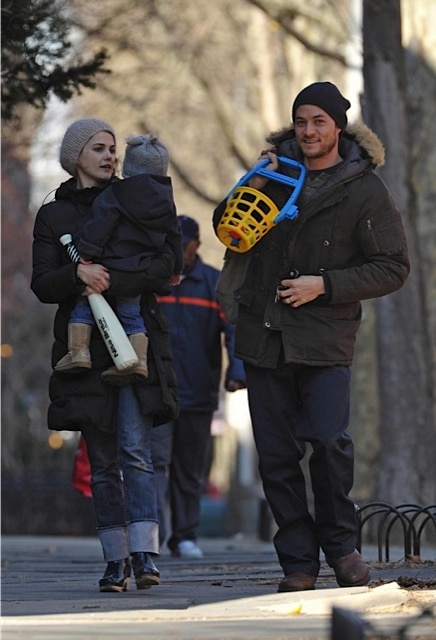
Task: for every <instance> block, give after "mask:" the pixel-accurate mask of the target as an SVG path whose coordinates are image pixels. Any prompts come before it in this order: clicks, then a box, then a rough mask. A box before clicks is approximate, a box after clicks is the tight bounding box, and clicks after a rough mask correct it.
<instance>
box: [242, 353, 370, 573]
mask: <svg viewBox="0 0 436 640" xmlns="http://www.w3.org/2000/svg"><path fill="white" fill-rule="evenodd" d="M245 370H246V376H247V387H248V399H249V405H250V413H251V420H252V424H253V432H254V439H255V442H256V448H257V452H258V455H259V472H260V476H261V479H262V483H263V488H264V491H265V496H266V498H267V500H268V503H269V505H270V507H271V511H272V513H273V516H274V519H275V521H276V523H277V525H278V531H277V533H276V535H275V536H274V546H275V549H276V552H277V556H278V559H279V562H280V564H281V566H282V568H283V572H284V574H285V575H288V574H289V573H293V572H295V571H304V572H305V573H309V574H311V575H314V576H316V575H318V572H319V566H320V565H319V549H320V547H321V549H322V550H323V551H324V553H325V555H326V556H328V557H331V558H337V557H340V556H344V555H347V554H348V553H351V552H352V551H353V550H354V548H355V545H356V535H357V520H356V510H355V505H354V503H353V501H352V500H351V499H350V498H349V496H348V494H349V492H350V490H351V488H352V484H353V465H354V451H353V443H352V441H351V439H350V437H349V436H348V434H347V433H346V429H347V427H348V422H349V395H350V393H349V392H350V378H351V373H350V369H349V367H343V366H332V367H311V366H306V365H296V364H292V363H288V364H285V363H284V362H281V363H280V364H279V366H278V367H277V368H276V369H274V370H273V369H265V368H260V367H255V366H253V365H249V364H245ZM306 443H310V445H311V447H312V453H311V455H310V459H309V470H310V479H311V485H312V491H313V497H314V514H311V513H310V511H309V508H308V502H307V495H306V482H305V477H304V473H303V470H302V467H301V460H302V458H303V456H304V454H305V450H306Z"/></svg>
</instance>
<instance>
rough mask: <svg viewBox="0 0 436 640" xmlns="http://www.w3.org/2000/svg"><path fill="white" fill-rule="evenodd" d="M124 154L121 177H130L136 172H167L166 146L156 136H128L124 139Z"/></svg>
mask: <svg viewBox="0 0 436 640" xmlns="http://www.w3.org/2000/svg"><path fill="white" fill-rule="evenodd" d="M126 142H127V147H126V155H125V156H124V162H123V177H124V178H131V177H132V176H136V175H137V174H138V173H154V174H155V175H159V176H165V175H166V174H167V173H168V164H169V155H168V151H167V148H166V146H165V145H164V144H163V143H162V142H161V141H160V140H159V139H158V137H157V136H152V135H150V134H147V135H145V136H130V137H129V138H127V140H126Z"/></svg>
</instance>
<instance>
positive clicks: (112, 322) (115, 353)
mask: <svg viewBox="0 0 436 640" xmlns="http://www.w3.org/2000/svg"><path fill="white" fill-rule="evenodd" d="M59 240H60V242H61V244H62V245H63V246H64V247H65V248H66V250H67V253H68V255H69V257H70V259H71V261H72V262H79V260H80V254H79V252H78V251H77V249H76V247H75V246H74V244H73V238H72V236H71V234H70V233H66V234H64V235H63V236H61V237H60V238H59ZM88 302H89V306H90V307H91V311H92V314H93V316H94V319H95V322H96V324H97V327H98V328H99V330H100V333H101V335H102V337H103V340H104V342H105V345H106V348H107V350H108V351H109V354H110V356H111V358H112V360H113V361H114V364H115V366H116V368H117V369H118V371H122V370H123V369H128V368H130V367H133V366H135V364H137V363H138V357H137V355H136V353H135V350H134V348H133V347H132V345H131V344H130V341H129V339H128V337H127V335H126V332H125V331H124V329H123V327H122V325H121V322H120V321H119V319H118V318H117V316H116V315H115V312H114V310H113V309H112V307H111V306H110V304H109V303H108V301H107V300H106V299H105V298H104V297H103V296H102V295H101V293H91V294H90V295H89V296H88Z"/></svg>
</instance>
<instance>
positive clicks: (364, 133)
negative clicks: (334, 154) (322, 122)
mask: <svg viewBox="0 0 436 640" xmlns="http://www.w3.org/2000/svg"><path fill="white" fill-rule="evenodd" d="M266 140H267V142H269V143H270V144H272V145H274V146H279V145H281V144H282V143H284V142H285V141H289V142H290V143H291V146H292V147H293V150H294V153H295V157H296V158H297V159H298V158H300V159H301V153H300V152H299V149H298V147H297V144H296V142H295V130H294V125H293V124H291V125H289V126H287V127H284V128H283V129H280V130H279V131H275V132H272V133H270V134H269V135H268V137H267V138H266ZM356 145H357V147H358V149H356ZM353 147H354V149H353ZM339 153H340V154H341V156H342V157H343V158H344V159H345V158H351V157H352V156H353V155H354V156H357V155H358V156H360V158H362V159H368V160H369V161H370V163H371V165H372V166H373V167H374V168H375V167H381V166H382V165H383V164H384V161H385V149H384V146H383V144H382V142H381V140H380V139H379V138H378V137H377V135H376V134H375V133H374V132H373V131H372V130H371V129H370V128H369V127H367V126H366V125H365V124H363V123H360V122H358V123H354V124H349V125H348V126H347V128H346V129H345V131H343V132H342V134H341V137H340V140H339Z"/></svg>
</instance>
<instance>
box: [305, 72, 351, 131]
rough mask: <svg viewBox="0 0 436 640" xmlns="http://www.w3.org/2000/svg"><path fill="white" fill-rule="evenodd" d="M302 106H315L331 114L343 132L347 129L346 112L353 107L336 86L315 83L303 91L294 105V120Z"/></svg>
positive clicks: (328, 83)
mask: <svg viewBox="0 0 436 640" xmlns="http://www.w3.org/2000/svg"><path fill="white" fill-rule="evenodd" d="M302 104H314V105H315V106H317V107H321V109H323V111H325V112H326V113H328V114H329V116H330V117H331V118H333V120H334V121H335V122H336V124H337V125H338V127H340V129H342V131H343V130H344V129H345V128H346V127H347V122H348V119H347V114H346V111H347V110H348V109H349V108H350V107H351V104H350V101H349V100H347V98H344V96H343V95H342V94H341V92H340V91H339V89H338V88H337V86H336V85H334V84H332V83H331V82H314V83H313V84H310V85H309V86H308V87H306V88H305V89H302V90H301V91H300V93H299V94H298V96H297V97H296V98H295V101H294V104H293V105H292V119H293V121H294V122H295V113H296V111H297V109H298V107H299V106H300V105H302Z"/></svg>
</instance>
